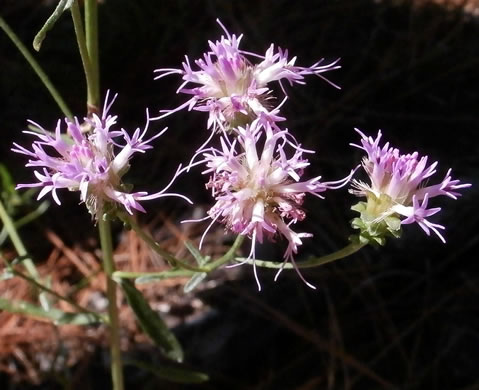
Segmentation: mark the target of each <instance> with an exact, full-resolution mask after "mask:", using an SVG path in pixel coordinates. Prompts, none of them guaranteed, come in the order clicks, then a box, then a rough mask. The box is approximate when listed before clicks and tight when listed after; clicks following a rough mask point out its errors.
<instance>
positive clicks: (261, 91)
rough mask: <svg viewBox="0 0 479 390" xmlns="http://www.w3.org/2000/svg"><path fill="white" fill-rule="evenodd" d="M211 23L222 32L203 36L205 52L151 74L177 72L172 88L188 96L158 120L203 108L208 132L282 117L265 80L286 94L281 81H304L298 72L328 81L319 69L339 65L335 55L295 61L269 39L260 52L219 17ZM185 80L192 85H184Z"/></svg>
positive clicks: (163, 74) (327, 68)
mask: <svg viewBox="0 0 479 390" xmlns="http://www.w3.org/2000/svg"><path fill="white" fill-rule="evenodd" d="M217 22H218V24H219V25H220V26H221V27H222V28H223V30H224V32H225V35H226V36H221V39H220V40H219V41H216V42H211V41H209V46H210V51H208V52H206V53H205V54H204V55H203V58H200V59H197V60H195V61H194V64H191V63H190V60H189V58H188V56H185V62H183V69H174V68H167V69H157V70H156V71H155V72H157V73H158V76H157V77H156V79H160V78H162V77H165V76H168V75H170V74H180V75H181V76H182V79H183V83H182V84H181V85H180V87H179V88H178V90H177V93H178V92H181V93H184V94H188V95H191V98H190V99H189V100H187V101H186V102H185V103H183V104H182V105H180V106H179V107H177V108H175V109H172V110H164V111H162V112H164V114H163V115H161V116H160V117H158V119H159V118H162V117H165V116H167V115H170V114H172V113H174V112H176V111H179V110H182V109H184V108H188V110H192V109H194V110H197V111H206V112H208V113H209V118H208V128H212V129H213V131H215V130H216V129H217V128H218V127H219V128H220V129H223V130H224V129H225V128H226V129H229V128H231V127H236V126H238V125H240V126H244V125H246V124H249V123H251V122H252V121H253V120H254V119H256V118H261V120H262V121H264V122H278V121H282V120H284V118H283V117H281V116H280V115H279V110H278V107H276V108H275V107H274V104H273V102H274V100H275V97H274V96H273V92H272V90H271V89H270V88H269V84H270V83H271V82H273V81H278V82H279V83H280V85H281V89H282V90H283V92H284V94H285V95H286V92H285V89H284V88H283V85H282V81H283V80H286V81H287V82H288V83H289V84H290V85H292V84H305V82H304V77H305V76H306V75H312V74H314V75H317V76H319V77H321V78H322V79H324V80H326V81H327V82H329V81H328V80H327V79H326V78H325V77H324V76H323V75H322V73H324V72H327V71H330V70H334V69H338V68H340V66H338V65H336V64H337V62H338V60H336V61H334V62H332V63H330V64H323V61H324V60H323V59H321V60H319V61H318V62H316V63H314V64H313V65H311V66H309V67H302V66H297V65H295V63H296V57H293V58H289V57H288V51H287V50H282V49H281V48H279V47H278V48H277V49H275V47H274V45H273V44H272V45H271V46H270V47H269V48H268V50H267V51H266V53H265V55H259V54H255V53H250V52H247V51H244V50H241V49H240V48H239V44H240V42H241V39H242V37H243V35H240V36H239V37H237V36H236V35H234V34H230V33H229V32H228V31H227V30H226V28H225V27H224V26H223V24H222V23H221V22H220V21H219V20H217ZM250 57H253V58H255V59H257V60H258V61H259V63H255V64H254V63H252V62H251V61H250V59H249V58H250ZM329 83H330V84H331V85H333V86H335V87H337V86H336V85H334V84H333V83H331V82H329ZM190 84H192V86H191V87H187V86H188V85H190ZM337 88H339V87H337ZM281 104H282V103H281ZM281 104H280V105H279V106H281Z"/></svg>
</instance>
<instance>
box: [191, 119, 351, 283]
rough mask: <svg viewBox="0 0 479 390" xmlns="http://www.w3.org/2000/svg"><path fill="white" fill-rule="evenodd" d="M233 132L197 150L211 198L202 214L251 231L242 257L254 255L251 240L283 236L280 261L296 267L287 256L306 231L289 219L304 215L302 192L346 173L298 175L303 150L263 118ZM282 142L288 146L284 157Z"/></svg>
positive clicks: (231, 227)
mask: <svg viewBox="0 0 479 390" xmlns="http://www.w3.org/2000/svg"><path fill="white" fill-rule="evenodd" d="M236 132H237V134H236V137H235V139H234V140H233V141H231V140H230V139H229V137H228V136H227V135H223V136H222V137H221V149H215V148H207V149H205V150H204V151H199V152H198V153H203V156H204V160H203V162H206V166H207V169H206V170H205V171H204V172H203V173H204V174H210V175H211V177H210V180H209V182H208V184H207V188H210V189H211V191H212V195H213V197H214V198H215V200H216V203H215V205H214V206H213V207H212V208H211V209H210V210H209V212H208V214H209V216H208V217H207V218H210V219H212V223H211V225H212V224H213V223H214V222H215V221H218V222H220V223H224V224H225V225H226V228H227V229H229V230H231V231H232V232H234V233H236V234H241V235H247V236H249V237H251V239H252V246H251V252H250V254H249V257H248V259H250V258H253V259H254V258H255V243H256V241H258V242H260V243H261V242H263V240H264V238H265V237H266V238H268V239H270V240H274V239H275V237H277V236H283V237H285V238H286V240H287V242H288V246H287V249H286V251H285V253H284V261H285V263H286V262H287V261H288V260H289V261H291V262H292V263H293V265H294V266H295V268H296V269H297V267H296V263H295V261H294V257H293V256H294V254H296V253H297V251H298V246H299V245H301V244H302V238H305V237H311V234H309V233H297V232H295V231H293V230H292V229H291V225H293V224H295V223H296V222H297V221H301V220H303V219H304V218H305V217H306V213H305V211H304V210H303V208H302V204H303V201H304V197H305V195H306V194H307V193H309V194H312V195H314V196H317V197H320V198H322V196H321V195H320V194H321V193H322V192H324V191H326V190H327V189H335V188H339V187H341V186H343V185H345V184H346V183H347V182H348V181H349V179H350V178H351V175H352V173H351V175H349V176H348V177H346V178H345V179H342V180H339V181H337V182H328V183H322V182H320V177H319V176H318V177H315V178H313V179H310V180H306V181H301V176H302V175H303V171H304V169H305V168H306V167H307V166H309V162H308V160H307V159H305V158H304V157H303V152H304V150H303V149H301V148H300V146H299V145H297V144H296V143H294V142H291V141H289V139H288V138H289V137H290V136H289V134H288V133H287V132H286V131H277V132H274V131H273V129H272V126H271V125H269V124H268V123H266V124H263V123H262V122H260V121H259V120H255V121H254V122H253V123H252V124H251V125H247V126H245V127H244V128H243V127H239V128H238V129H237V130H236ZM288 148H292V149H293V153H292V155H291V156H289V157H288V155H287V149H288ZM238 150H240V151H239V152H238ZM211 225H210V226H211ZM208 229H209V228H208ZM208 229H207V230H208ZM205 234H206V232H205ZM298 273H299V271H298ZM278 274H279V273H278ZM255 276H256V268H255ZM301 278H302V276H301ZM256 279H257V276H256ZM302 279H303V278H302ZM257 280H258V279H257ZM303 280H304V279H303ZM307 284H308V285H309V286H311V285H310V284H309V283H307ZM258 286H259V283H258ZM311 287H312V286H311Z"/></svg>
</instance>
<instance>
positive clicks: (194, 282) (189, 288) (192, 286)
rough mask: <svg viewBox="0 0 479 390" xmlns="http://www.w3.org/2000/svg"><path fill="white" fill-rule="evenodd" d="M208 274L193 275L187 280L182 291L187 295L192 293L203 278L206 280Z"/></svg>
mask: <svg viewBox="0 0 479 390" xmlns="http://www.w3.org/2000/svg"><path fill="white" fill-rule="evenodd" d="M207 276H208V274H207V273H206V272H199V273H197V274H194V275H193V277H192V278H191V279H190V280H188V282H187V283H186V284H185V287H184V288H183V291H184V292H185V293H189V292H191V291H193V290H194V289H195V288H196V286H198V284H200V283H201V282H202V281H203V279H204V278H206V277H207Z"/></svg>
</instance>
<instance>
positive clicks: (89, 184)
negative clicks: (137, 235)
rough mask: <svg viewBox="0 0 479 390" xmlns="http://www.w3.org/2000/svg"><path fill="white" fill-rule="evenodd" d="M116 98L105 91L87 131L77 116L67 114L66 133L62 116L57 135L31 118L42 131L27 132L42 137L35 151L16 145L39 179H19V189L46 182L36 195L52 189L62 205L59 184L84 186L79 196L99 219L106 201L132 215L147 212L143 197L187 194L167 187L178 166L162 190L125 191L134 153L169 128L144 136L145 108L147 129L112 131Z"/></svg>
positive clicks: (72, 187)
mask: <svg viewBox="0 0 479 390" xmlns="http://www.w3.org/2000/svg"><path fill="white" fill-rule="evenodd" d="M115 99H116V95H115V97H114V98H113V99H112V101H111V102H108V94H107V97H106V99H105V105H104V109H103V113H102V116H101V117H99V116H97V115H96V114H93V116H92V118H85V124H86V125H87V127H89V128H91V129H92V130H91V131H89V132H88V133H85V131H84V128H82V126H81V125H80V123H79V121H78V119H76V118H75V120H73V121H71V120H69V119H67V118H65V120H64V122H65V125H66V127H67V133H68V135H67V136H65V135H63V134H62V133H61V131H62V127H63V122H62V120H58V122H57V126H56V129H55V133H54V134H53V133H50V132H48V131H47V130H45V129H43V128H42V127H41V126H40V125H38V124H37V123H35V122H32V121H29V122H30V123H31V124H32V125H33V126H35V127H36V128H38V130H39V132H32V131H25V133H27V134H32V135H34V136H35V137H37V138H38V139H37V140H36V141H34V142H33V144H32V150H29V149H26V148H24V147H23V146H20V145H18V144H16V143H14V146H15V147H14V148H12V150H13V151H14V152H17V153H21V154H24V155H27V156H28V157H29V158H30V159H29V161H28V163H27V164H26V166H28V167H34V168H35V171H34V174H35V177H36V178H37V179H38V182H37V183H32V184H19V185H18V186H17V188H28V187H42V189H41V191H40V193H39V194H38V199H40V198H42V197H43V196H45V195H46V194H47V193H49V192H51V193H52V196H53V199H54V200H55V202H56V203H57V204H61V202H60V199H59V197H58V195H57V190H58V189H62V188H67V189H69V190H70V191H80V199H81V201H82V202H85V204H86V206H87V208H88V210H89V211H90V213H91V214H92V215H93V216H94V217H96V218H98V217H99V215H98V212H100V211H101V210H104V208H105V206H106V204H109V205H115V204H116V205H121V206H122V207H123V208H124V209H125V210H126V211H127V212H128V213H130V214H132V209H136V210H139V211H143V212H144V211H145V210H144V209H143V207H142V206H141V204H140V203H139V201H142V200H148V199H155V198H160V197H164V196H179V197H181V198H185V197H184V196H183V195H179V194H168V193H166V192H165V191H166V190H167V189H168V188H169V187H170V185H171V184H172V182H173V180H174V179H175V178H176V176H177V175H178V174H179V172H180V169H178V171H177V173H176V174H175V176H174V178H173V180H172V181H171V182H170V184H168V186H167V187H166V188H165V189H163V190H162V191H160V192H157V193H154V194H151V195H148V193H147V192H133V193H130V192H129V191H127V189H126V185H125V184H124V183H122V181H121V178H122V176H123V175H124V174H125V173H126V171H127V170H128V169H129V166H130V165H129V161H130V159H131V157H132V156H133V154H135V153H144V152H145V151H146V150H148V149H151V148H152V146H151V145H150V143H151V142H152V141H153V140H154V139H156V138H158V137H159V136H161V135H162V134H163V133H164V132H165V131H166V128H165V129H163V130H162V131H161V132H159V133H158V134H156V135H154V136H153V137H151V138H149V139H145V135H146V132H147V129H148V125H149V116H148V111H147V121H146V125H145V128H144V130H143V131H142V130H140V129H136V130H135V132H134V133H133V135H132V136H130V135H129V134H128V133H127V132H126V131H125V130H124V129H121V130H112V129H113V128H114V127H115V125H116V123H117V118H118V117H117V116H112V115H109V114H108V111H109V110H110V108H111V105H112V104H113V102H114V100H115ZM121 141H123V142H121ZM185 199H187V198H185ZM187 200H188V199H187ZM188 201H189V200H188Z"/></svg>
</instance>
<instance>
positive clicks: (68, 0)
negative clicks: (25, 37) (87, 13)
mask: <svg viewBox="0 0 479 390" xmlns="http://www.w3.org/2000/svg"><path fill="white" fill-rule="evenodd" d="M74 1H75V0H60V1H59V2H58V5H57V6H56V8H55V10H54V11H53V13H52V14H51V15H50V17H49V18H48V19H47V21H46V22H45V24H44V25H43V27H42V28H41V29H40V31H39V32H38V33H37V35H35V38H34V39H33V48H34V49H35V50H36V51H40V48H41V47H42V42H43V40H44V39H45V37H46V36H47V32H48V31H50V30H51V29H52V28H53V26H54V25H55V23H56V22H57V21H58V19H60V16H62V14H63V12H65V11H66V10H67V9H69V8H70V7H71V5H72V4H73V2H74Z"/></svg>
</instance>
